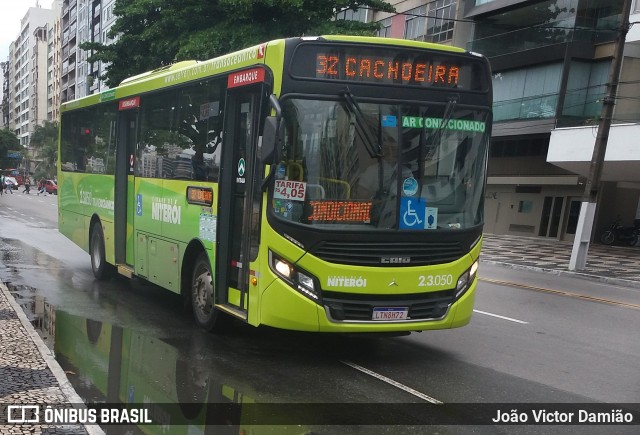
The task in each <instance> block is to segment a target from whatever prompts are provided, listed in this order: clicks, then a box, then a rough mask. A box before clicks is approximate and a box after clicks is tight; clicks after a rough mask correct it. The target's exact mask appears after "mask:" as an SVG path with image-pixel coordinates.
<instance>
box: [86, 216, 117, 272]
mask: <svg viewBox="0 0 640 435" xmlns="http://www.w3.org/2000/svg"><path fill="white" fill-rule="evenodd" d="M89 251H90V254H91V270H92V271H93V276H95V277H96V279H97V280H100V281H104V280H107V279H109V278H111V276H112V275H113V266H111V265H110V264H109V263H107V260H106V256H105V253H104V234H103V232H102V225H100V224H99V223H98V224H95V225H94V226H93V228H92V229H91V239H90V244H89Z"/></svg>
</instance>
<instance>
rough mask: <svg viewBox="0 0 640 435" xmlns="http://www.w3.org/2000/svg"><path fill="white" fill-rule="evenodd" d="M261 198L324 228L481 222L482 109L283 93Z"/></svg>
mask: <svg viewBox="0 0 640 435" xmlns="http://www.w3.org/2000/svg"><path fill="white" fill-rule="evenodd" d="M282 108H283V117H284V123H285V138H284V139H285V140H284V141H283V142H284V143H283V148H282V149H281V150H280V151H279V152H280V154H279V156H280V162H279V163H278V165H277V166H276V170H275V179H274V186H273V189H272V190H271V192H272V198H271V199H270V204H271V207H272V211H273V213H274V214H275V215H276V216H278V218H280V219H282V220H283V221H286V222H290V223H296V224H303V225H307V226H320V227H326V228H331V229H349V230H353V229H363V230H366V229H368V230H371V229H380V230H390V229H398V230H445V231H455V230H460V229H466V228H471V227H474V226H477V225H480V224H481V223H482V221H483V206H484V204H483V196H484V191H483V186H484V180H485V176H486V167H485V164H484V162H485V159H486V153H487V150H488V139H489V136H490V131H489V130H490V129H489V128H488V127H489V124H490V113H489V112H488V111H482V110H477V109H469V108H464V107H460V106H458V105H456V104H455V102H453V101H452V102H450V103H449V104H440V103H438V104H436V103H428V104H425V103H423V104H421V105H420V104H409V103H393V104H382V103H379V102H375V103H374V102H370V101H359V100H358V101H356V100H355V99H353V98H352V96H349V97H347V98H343V99H337V100H333V101H327V100H313V99H301V98H296V99H286V100H284V101H283V103H282Z"/></svg>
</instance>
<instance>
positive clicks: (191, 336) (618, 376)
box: [0, 192, 640, 433]
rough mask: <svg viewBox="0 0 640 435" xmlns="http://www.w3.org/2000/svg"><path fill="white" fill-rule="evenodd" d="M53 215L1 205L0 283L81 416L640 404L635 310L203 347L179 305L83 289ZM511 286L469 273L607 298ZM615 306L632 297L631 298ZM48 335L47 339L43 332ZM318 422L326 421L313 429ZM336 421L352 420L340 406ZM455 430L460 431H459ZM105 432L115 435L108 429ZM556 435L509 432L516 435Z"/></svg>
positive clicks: (541, 304)
mask: <svg viewBox="0 0 640 435" xmlns="http://www.w3.org/2000/svg"><path fill="white" fill-rule="evenodd" d="M56 201H57V197H41V196H34V195H33V194H32V195H29V196H28V195H23V194H21V193H15V192H14V195H13V196H8V197H7V196H4V197H2V198H0V217H1V218H2V222H3V223H2V226H0V279H2V280H3V281H5V282H9V283H10V284H11V286H12V287H13V288H14V293H15V294H16V295H17V297H18V299H19V300H21V301H22V302H23V303H25V304H27V303H31V304H33V302H30V301H33V300H34V296H38V298H43V299H42V300H44V301H45V305H46V307H47V310H45V312H48V313H49V314H48V316H45V318H44V319H43V320H42V321H41V322H40V323H42V324H43V326H44V327H43V329H44V332H43V334H44V335H46V334H47V329H48V332H49V333H50V337H49V338H48V340H49V342H50V343H51V342H55V344H51V346H52V347H53V348H55V351H56V355H57V358H58V359H59V361H60V363H61V365H62V366H63V367H64V368H65V369H66V370H68V373H69V378H70V380H71V382H72V384H73V385H74V386H75V388H76V390H77V391H78V392H79V393H80V395H81V396H82V397H83V398H86V399H87V400H91V401H105V400H107V401H121V402H126V401H146V402H153V403H159V404H161V403H173V404H175V403H178V402H181V403H188V402H195V403H196V405H193V406H192V407H189V406H187V407H184V406H183V407H180V410H179V411H178V412H177V414H178V415H180V416H181V418H186V419H188V420H189V421H194V422H196V421H199V423H201V424H202V423H203V421H205V420H202V419H203V418H204V417H202V416H203V415H205V414H207V411H206V409H205V408H206V406H203V405H197V403H199V402H221V401H228V402H229V403H253V402H258V403H279V402H283V403H307V402H315V403H319V404H332V403H348V402H356V403H372V404H373V405H372V406H371V407H370V408H371V409H372V410H373V411H374V414H373V417H372V418H374V419H375V420H379V421H375V422H380V421H381V422H388V421H389V420H391V421H392V422H393V423H404V421H402V420H403V418H404V417H402V416H400V417H399V416H398V415H397V414H394V415H391V416H389V415H384V412H383V410H384V407H383V406H381V405H380V404H384V403H428V401H430V400H434V401H439V402H444V403H480V404H483V403H491V404H493V403H499V404H504V406H505V409H506V410H511V409H513V408H514V407H517V404H518V403H539V404H545V403H564V402H567V403H592V402H611V403H622V402H630V403H636V404H637V403H638V402H640V371H639V370H638V369H637V368H638V362H637V361H639V360H640V340H638V339H637V331H638V330H640V310H637V309H633V308H623V307H620V306H615V305H610V304H605V303H596V302H589V301H583V300H577V299H572V298H567V297H563V296H559V295H553V294H546V293H542V292H536V291H535V290H526V289H522V288H516V287H511V286H505V285H496V284H492V283H489V282H486V281H483V282H480V284H479V288H478V296H477V299H476V309H477V310H478V313H476V314H475V315H474V318H473V320H472V322H471V324H470V325H469V326H467V327H464V328H461V329H457V330H450V331H436V332H423V333H420V334H415V333H414V334H412V335H410V336H408V337H399V338H361V337H356V338H353V337H335V336H326V335H310V334H304V333H294V332H286V331H277V330H272V329H268V328H260V329H255V328H253V327H246V326H244V325H239V324H238V325H235V326H234V327H233V328H231V330H230V331H228V332H226V333H223V334H218V335H213V334H208V333H204V332H202V331H199V330H198V329H197V328H196V327H194V325H193V322H192V321H191V318H190V317H189V314H188V313H186V312H185V311H184V310H183V309H182V304H181V301H180V299H179V298H177V297H176V296H174V295H172V294H170V293H168V292H165V291H163V290H161V289H159V288H157V287H155V286H152V285H148V284H145V283H144V282H138V281H136V282H130V281H128V280H126V279H114V280H112V281H111V282H107V283H100V282H96V281H94V279H93V276H92V274H91V268H90V263H89V256H88V254H86V253H85V252H84V251H82V250H80V249H79V248H77V247H76V246H75V245H73V244H72V243H71V242H70V241H68V240H66V239H65V238H64V237H62V236H61V235H60V234H59V233H58V232H57V205H56ZM514 273H516V272H514V271H509V270H504V269H502V268H500V267H497V266H488V265H483V266H482V267H481V276H484V277H491V278H494V279H501V280H514V281H515V280H519V281H521V282H526V283H529V284H530V285H532V286H534V285H536V284H539V283H541V282H544V283H545V286H546V287H548V288H549V287H550V286H554V288H557V289H562V290H567V291H573V292H580V291H588V292H595V293H602V294H604V295H606V294H607V293H608V292H609V290H611V289H608V288H606V286H604V285H602V284H597V283H590V282H588V281H584V280H579V279H572V278H567V277H558V276H554V277H548V276H541V274H539V273H537V272H526V271H519V272H517V276H513V274H514ZM615 291H616V292H618V293H628V292H630V293H629V297H630V298H635V297H637V290H635V292H636V293H633V291H634V290H631V289H624V288H616V289H615ZM496 316H500V317H496ZM52 319H53V320H54V321H53V322H52ZM52 323H55V331H54V328H52V327H51V326H49V328H47V327H46V325H47V324H48V325H51V324H52ZM322 406H323V405H319V409H320V410H322ZM169 408H170V407H169ZM169 408H167V407H166V406H165V407H162V406H158V412H157V414H158V416H159V418H160V417H163V416H164V417H163V418H165V419H166V418H171V415H173V414H172V413H171V412H169V411H168V410H167V409H169ZM183 408H184V409H183ZM330 410H331V409H329V407H327V409H326V411H327V413H329V411H330ZM406 411H407V414H408V415H407V416H406V422H411V421H413V420H412V419H411V415H410V414H411V412H412V410H410V409H409V408H407V410H406ZM319 412H321V411H319ZM344 412H345V413H347V414H358V413H362V412H363V410H362V409H360V408H357V407H352V408H349V407H348V406H347V407H344ZM208 414H209V416H211V415H212V412H209V413H208ZM213 415H217V414H216V413H215V412H213ZM363 415H366V413H365V414H363ZM461 415H462V416H461V417H460V418H461V419H462V420H464V419H465V418H467V417H469V416H467V417H465V416H464V413H462V414H461ZM369 417H371V416H369ZM174 418H175V417H174ZM209 418H210V417H209ZM199 419H200V420H202V421H200V420H199ZM330 419H331V417H330V416H327V417H326V418H325V420H330ZM395 420H400V421H395ZM312 423H323V424H322V425H318V424H312V425H304V426H302V427H301V426H297V425H290V426H288V427H289V429H291V430H290V431H289V430H287V431H286V433H289V432H291V433H309V432H310V431H313V432H314V433H347V432H348V433H433V432H434V431H435V432H440V433H449V432H451V433H460V432H469V433H512V432H513V431H514V429H516V428H515V427H513V426H464V427H462V426H452V427H443V428H437V429H436V428H434V427H426V426H411V427H409V426H381V425H379V426H366V425H356V426H348V427H340V426H325V425H326V424H329V423H330V421H321V422H315V421H314V422H312ZM359 423H368V422H366V421H365V422H359ZM185 427H186V426H185ZM554 429H555V430H554ZM591 429H594V430H593V431H591ZM596 429H597V430H596ZM628 429H629V433H632V432H635V430H637V426H636V427H635V428H633V427H615V428H612V427H608V428H605V427H584V426H564V427H563V428H562V431H563V432H564V433H570V432H573V431H575V433H624V432H625V431H626V430H628ZM633 429H635V430H633ZM106 430H107V432H108V433H119V432H118V431H119V430H120V429H118V428H115V427H109V428H107V429H106ZM557 430H558V428H557V427H554V426H544V427H542V426H526V427H523V426H519V427H518V428H517V431H518V433H554V432H557ZM185 433H187V432H186V430H185Z"/></svg>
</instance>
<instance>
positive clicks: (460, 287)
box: [456, 260, 478, 299]
mask: <svg viewBox="0 0 640 435" xmlns="http://www.w3.org/2000/svg"><path fill="white" fill-rule="evenodd" d="M477 273H478V260H476V261H474V262H473V264H472V265H471V267H470V268H469V269H467V270H465V271H464V273H463V274H462V275H460V278H458V283H457V284H456V299H459V298H460V297H461V296H462V295H463V294H464V293H465V292H466V291H467V290H469V287H471V284H472V283H473V280H474V279H476V275H477Z"/></svg>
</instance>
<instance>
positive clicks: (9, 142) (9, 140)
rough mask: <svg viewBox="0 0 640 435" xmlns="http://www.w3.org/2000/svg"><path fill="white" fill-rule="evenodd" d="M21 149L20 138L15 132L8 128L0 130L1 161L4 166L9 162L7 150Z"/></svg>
mask: <svg viewBox="0 0 640 435" xmlns="http://www.w3.org/2000/svg"><path fill="white" fill-rule="evenodd" d="M19 149H20V140H19V139H18V136H16V135H15V133H14V132H12V131H11V130H9V129H8V128H3V129H2V130H0V162H2V163H1V164H2V166H3V167H4V168H6V167H7V164H9V162H8V159H7V152H8V151H13V150H19Z"/></svg>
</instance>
